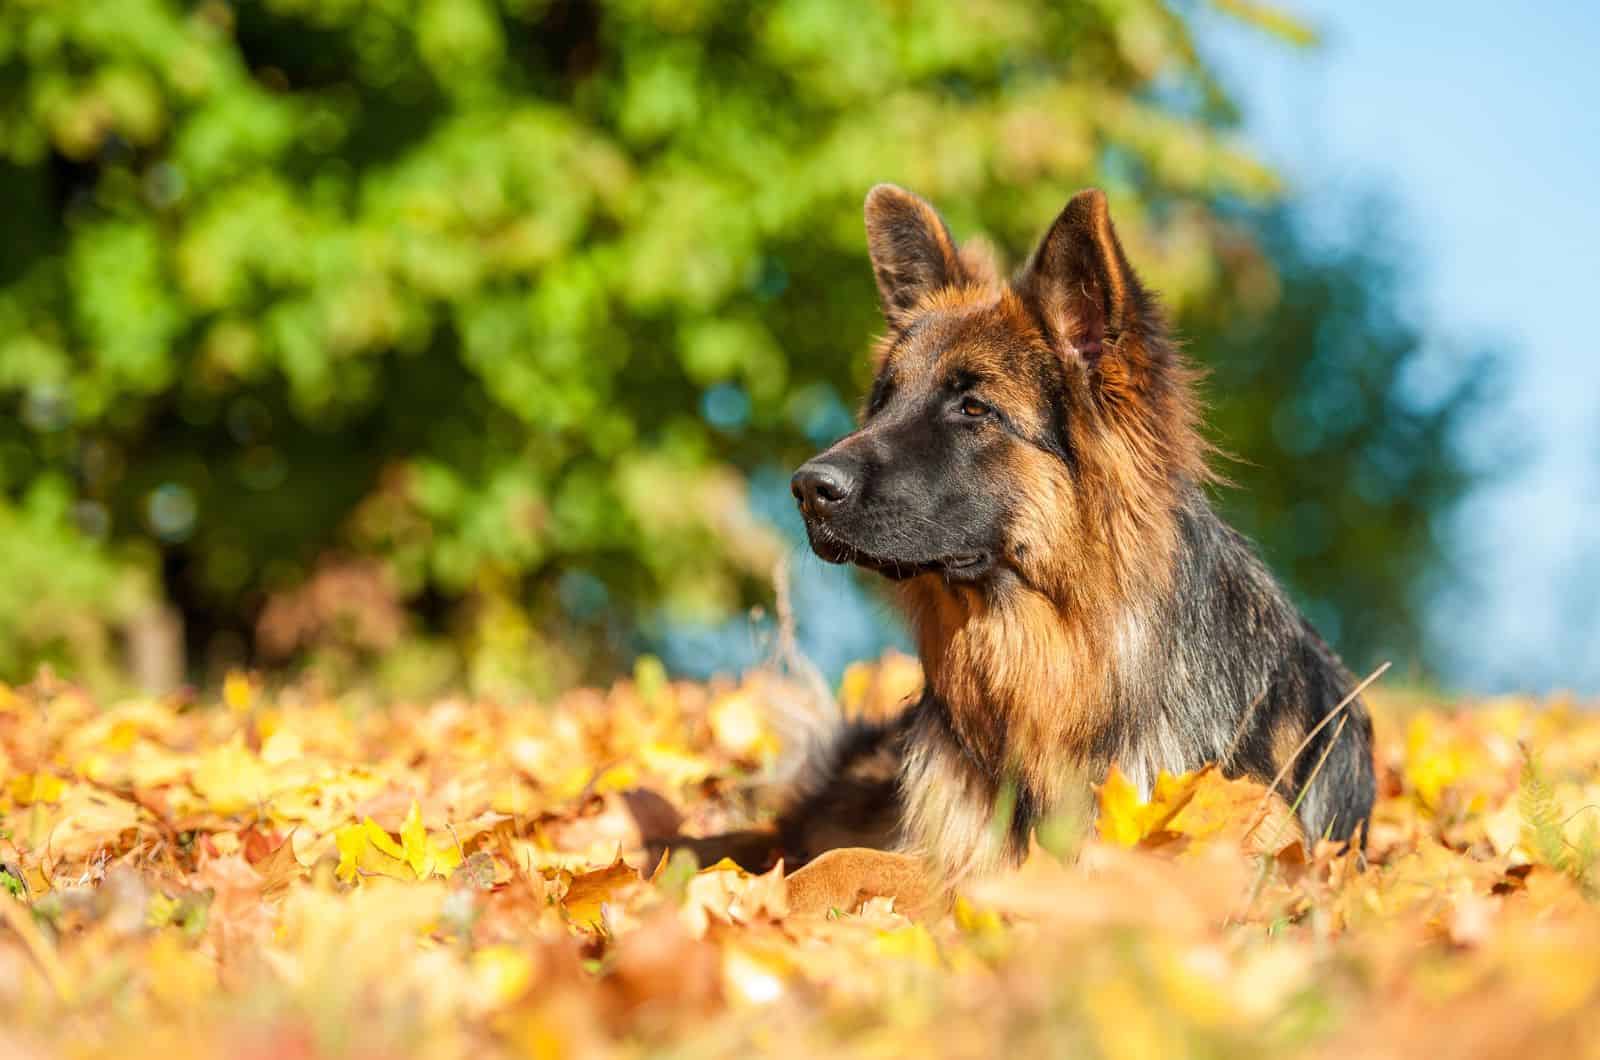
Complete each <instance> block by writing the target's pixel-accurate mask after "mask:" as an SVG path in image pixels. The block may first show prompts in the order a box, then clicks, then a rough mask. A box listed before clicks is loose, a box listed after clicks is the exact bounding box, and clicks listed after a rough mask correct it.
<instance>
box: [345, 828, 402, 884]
mask: <svg viewBox="0 0 1600 1060" xmlns="http://www.w3.org/2000/svg"><path fill="white" fill-rule="evenodd" d="M334 843H335V844H336V845H337V846H338V848H339V867H338V868H337V869H336V870H335V875H337V876H338V877H339V879H341V880H346V881H351V880H355V879H356V878H358V877H360V876H374V875H375V876H387V877H389V878H390V879H395V880H415V879H416V878H417V874H416V873H415V872H413V871H412V869H411V866H410V865H409V864H407V862H406V859H405V851H404V850H403V849H402V848H401V847H400V845H399V844H398V843H396V842H395V841H394V840H393V839H392V838H391V837H390V836H389V833H388V832H385V831H384V830H383V829H382V828H380V827H378V824H377V822H376V821H374V820H373V819H372V818H370V817H368V818H365V819H364V820H363V821H362V822H361V823H360V824H347V825H345V826H344V827H342V828H340V829H338V830H337V831H336V832H334Z"/></svg>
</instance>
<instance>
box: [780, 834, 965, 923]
mask: <svg viewBox="0 0 1600 1060" xmlns="http://www.w3.org/2000/svg"><path fill="white" fill-rule="evenodd" d="M785 885H786V887H787V890H788V899H789V912H790V913H793V914H800V915H811V916H824V915H826V914H828V913H830V912H832V911H834V910H838V911H839V912H841V913H849V912H853V911H855V910H856V909H857V908H859V907H860V905H861V903H862V902H864V901H866V900H867V899H868V898H877V897H883V898H893V899H894V900H895V909H897V910H898V911H900V912H902V913H904V914H906V915H907V916H909V917H913V918H920V917H925V916H933V915H937V914H939V913H941V912H943V911H944V909H945V907H946V906H947V904H948V900H949V899H948V892H946V891H944V890H943V889H941V888H938V887H935V886H931V885H930V883H929V881H928V878H927V875H926V873H924V872H923V866H922V862H921V861H920V860H918V859H916V858H912V857H908V856H906V855H904V854H895V853H891V852H889V851H886V850H869V849H865V848H862V847H841V848H839V849H837V850H830V851H828V852H827V853H825V854H822V855H820V856H819V857H817V858H815V859H814V860H812V861H811V862H809V863H807V864H806V866H805V867H804V868H801V869H800V870H799V871H797V872H796V873H795V874H794V875H792V876H790V877H789V878H788V879H787V880H786V881H785Z"/></svg>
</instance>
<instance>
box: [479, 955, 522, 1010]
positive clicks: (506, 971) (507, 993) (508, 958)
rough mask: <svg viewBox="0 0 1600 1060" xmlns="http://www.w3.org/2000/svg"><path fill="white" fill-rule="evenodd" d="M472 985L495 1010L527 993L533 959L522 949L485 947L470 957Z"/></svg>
mask: <svg viewBox="0 0 1600 1060" xmlns="http://www.w3.org/2000/svg"><path fill="white" fill-rule="evenodd" d="M471 972H472V985H473V987H474V988H475V989H476V990H477V991H478V993H479V994H480V995H481V996H482V997H483V998H484V1000H485V1002H487V1003H488V1004H489V1005H490V1006H493V1007H499V1006H501V1005H505V1004H508V1003H510V1002H512V1001H515V1000H517V998H519V997H521V996H522V995H523V994H525V993H527V990H528V986H529V984H531V983H532V982H533V973H534V964H533V959H532V958H531V957H530V956H529V955H528V952H527V951H526V950H520V949H516V948H514V947H511V946H503V945H502V946H485V947H484V948H483V949H481V950H479V951H477V952H476V953H474V954H473V955H472V964H471Z"/></svg>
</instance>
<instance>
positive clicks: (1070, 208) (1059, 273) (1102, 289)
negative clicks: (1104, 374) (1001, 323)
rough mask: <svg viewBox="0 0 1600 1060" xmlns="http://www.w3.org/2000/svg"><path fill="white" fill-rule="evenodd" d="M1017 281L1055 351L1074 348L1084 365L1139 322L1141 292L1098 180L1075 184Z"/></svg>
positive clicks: (1142, 303) (1067, 351) (1112, 348)
mask: <svg viewBox="0 0 1600 1060" xmlns="http://www.w3.org/2000/svg"><path fill="white" fill-rule="evenodd" d="M1016 288H1017V290H1018V292H1019V293H1020V294H1022V295H1023V297H1025V298H1027V299H1029V300H1030V301H1031V302H1032V303H1033V305H1034V306H1035V307H1036V308H1037V310H1038V312H1039V316H1040V318H1041V319H1042V320H1043V321H1044V324H1045V327H1046V328H1047V329H1048V330H1049V332H1050V336H1049V337H1050V339H1051V341H1052V342H1053V343H1055V344H1056V345H1057V346H1058V347H1059V348H1060V349H1061V352H1062V353H1063V354H1064V355H1072V354H1076V355H1077V356H1079V357H1081V358H1083V360H1084V361H1085V362H1086V363H1087V364H1088V366H1089V367H1090V368H1091V369H1092V368H1095V367H1097V366H1098V365H1099V363H1100V360H1101V358H1102V357H1103V356H1104V355H1105V354H1106V353H1107V352H1109V351H1115V350H1119V349H1120V348H1121V347H1120V345H1119V344H1120V342H1121V340H1122V339H1123V338H1124V337H1125V336H1126V335H1127V333H1128V332H1129V331H1130V330H1132V329H1137V328H1138V327H1139V326H1140V324H1142V322H1143V314H1144V312H1145V295H1144V292H1143V291H1142V290H1141V289H1140V287H1139V280H1138V278H1137V277H1136V276H1134V274H1133V268H1132V266H1130V265H1129V264H1128V259H1127V258H1126V257H1124V256H1123V253H1122V244H1121V243H1119V242H1118V241H1117V232H1116V229H1115V228H1113V227H1112V226H1111V212H1110V210H1108V209H1107V207H1106V197H1105V193H1104V192H1102V191H1100V190H1099V189H1098V188H1090V189H1089V190H1087V191H1080V192H1079V193H1078V194H1076V195H1074V196H1073V197H1072V200H1071V201H1070V202H1068V203H1067V205H1066V209H1064V210H1062V211H1061V216H1059V217H1057V218H1056V221H1055V224H1053V225H1051V226H1050V231H1049V232H1047V233H1045V237H1044V239H1042V240H1041V241H1040V242H1039V246H1038V248H1037V249H1035V250H1034V252H1033V256H1032V257H1030V258H1029V259H1028V263H1027V264H1026V265H1025V266H1023V268H1022V271H1021V273H1020V274H1019V276H1018V279H1017V281H1016Z"/></svg>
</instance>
